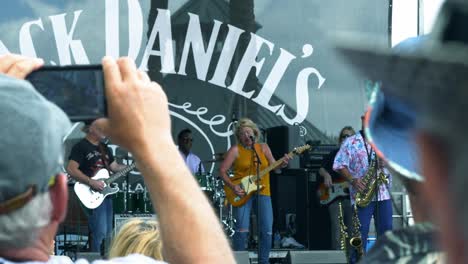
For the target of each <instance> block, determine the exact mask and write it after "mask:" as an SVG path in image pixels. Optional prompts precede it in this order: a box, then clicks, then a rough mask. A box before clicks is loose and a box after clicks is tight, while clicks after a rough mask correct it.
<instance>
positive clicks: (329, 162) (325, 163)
mask: <svg viewBox="0 0 468 264" xmlns="http://www.w3.org/2000/svg"><path fill="white" fill-rule="evenodd" d="M339 150H340V149H339V148H337V149H335V150H332V151H331V152H330V153H329V154H328V155H326V156H325V157H324V158H323V160H322V168H324V169H325V170H326V171H328V173H330V175H331V177H332V181H333V182H335V181H336V180H342V179H343V176H341V175H340V174H339V173H338V172H336V171H334V170H333V162H334V161H335V156H336V154H337V153H338V151H339ZM322 181H323V178H322Z"/></svg>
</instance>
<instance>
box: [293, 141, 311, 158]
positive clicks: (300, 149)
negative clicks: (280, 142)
mask: <svg viewBox="0 0 468 264" xmlns="http://www.w3.org/2000/svg"><path fill="white" fill-rule="evenodd" d="M309 149H310V145H309V144H305V145H304V146H300V147H296V148H294V150H293V151H292V152H293V153H294V154H296V155H300V154H302V153H303V152H304V151H306V150H309Z"/></svg>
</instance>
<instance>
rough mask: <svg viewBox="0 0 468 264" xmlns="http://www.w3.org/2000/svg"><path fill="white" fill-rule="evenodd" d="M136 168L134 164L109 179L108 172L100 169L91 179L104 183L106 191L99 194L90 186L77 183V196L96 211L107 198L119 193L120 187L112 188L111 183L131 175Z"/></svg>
mask: <svg viewBox="0 0 468 264" xmlns="http://www.w3.org/2000/svg"><path fill="white" fill-rule="evenodd" d="M135 166H136V164H135V163H133V164H132V165H130V166H127V167H126V168H125V169H123V170H121V171H119V172H117V173H114V174H112V177H109V171H108V170H106V169H100V170H99V171H98V172H97V173H96V174H95V175H94V176H93V177H92V178H91V179H93V180H96V181H102V182H104V189H103V190H102V191H101V192H99V191H95V190H93V189H92V188H91V187H90V186H89V185H86V184H83V183H80V182H76V183H75V186H74V189H75V193H76V196H78V198H79V199H80V201H81V203H82V204H83V205H84V206H86V207H87V208H89V209H95V208H96V207H98V206H99V205H101V203H102V202H103V201H104V198H106V196H108V195H111V194H114V193H116V192H118V191H119V187H111V183H112V182H114V181H116V180H117V179H119V178H120V177H122V176H124V175H126V174H127V173H129V172H130V171H131V170H133V169H134V168H135Z"/></svg>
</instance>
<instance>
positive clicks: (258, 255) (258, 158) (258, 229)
mask: <svg viewBox="0 0 468 264" xmlns="http://www.w3.org/2000/svg"><path fill="white" fill-rule="evenodd" d="M250 139H251V140H252V150H253V153H254V155H255V156H254V164H255V169H256V175H257V179H256V184H257V191H256V195H257V239H258V242H257V262H258V260H259V259H260V207H259V205H260V202H259V198H260V165H261V164H262V161H261V160H260V156H258V153H257V150H255V138H254V137H253V136H250ZM262 242H263V243H267V241H262Z"/></svg>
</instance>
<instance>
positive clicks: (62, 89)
mask: <svg viewBox="0 0 468 264" xmlns="http://www.w3.org/2000/svg"><path fill="white" fill-rule="evenodd" d="M26 80H28V81H29V82H31V84H32V85H33V86H34V88H36V90H37V91H38V92H39V93H41V94H42V95H43V96H44V97H45V98H47V99H48V100H49V101H51V102H53V103H55V104H56V105H58V106H59V107H60V108H62V110H63V111H64V112H65V113H66V114H67V115H68V117H69V118H70V120H71V121H74V122H79V121H84V122H86V121H91V120H94V119H96V118H99V117H105V116H107V103H106V97H105V91H104V75H103V72H102V66H101V65H73V66H44V67H42V68H40V69H39V70H37V71H34V72H32V73H31V74H29V75H28V76H27V77H26Z"/></svg>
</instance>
